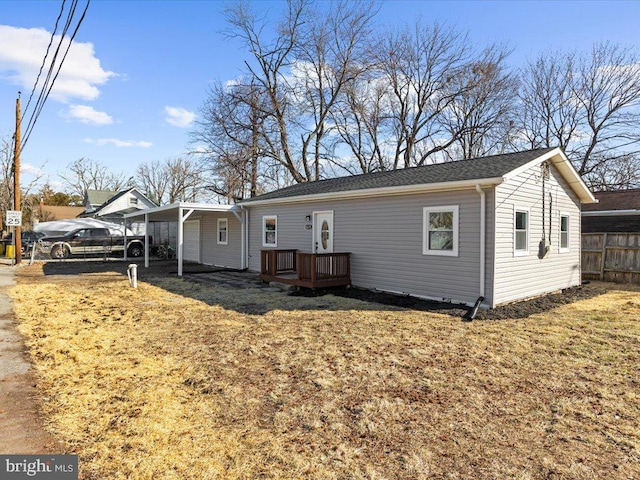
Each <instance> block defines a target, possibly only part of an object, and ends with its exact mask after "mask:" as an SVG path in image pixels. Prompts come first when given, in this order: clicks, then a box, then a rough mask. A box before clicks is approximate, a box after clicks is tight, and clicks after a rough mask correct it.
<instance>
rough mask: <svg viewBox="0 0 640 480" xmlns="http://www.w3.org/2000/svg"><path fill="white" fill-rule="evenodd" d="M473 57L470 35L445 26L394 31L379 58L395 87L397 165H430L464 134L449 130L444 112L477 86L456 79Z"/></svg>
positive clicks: (393, 118)
mask: <svg viewBox="0 0 640 480" xmlns="http://www.w3.org/2000/svg"><path fill="white" fill-rule="evenodd" d="M470 59H471V50H470V47H469V44H468V42H467V39H466V37H465V36H463V35H460V34H458V33H457V32H455V31H454V30H452V29H448V28H444V27H441V26H439V25H434V26H424V25H423V24H422V23H420V22H417V23H416V25H415V26H414V27H413V29H411V30H409V29H407V30H404V31H401V32H395V33H391V34H389V35H387V36H385V38H384V39H383V40H382V41H381V42H380V44H379V46H378V48H377V61H378V64H379V65H380V68H381V69H382V71H383V74H384V78H385V79H386V81H388V83H389V85H390V88H391V96H390V99H391V100H390V115H391V122H392V130H391V133H392V136H393V141H394V145H395V147H394V150H395V151H394V153H393V158H392V166H391V168H393V169H396V168H403V167H410V166H415V165H424V164H425V163H427V162H428V161H429V160H431V161H433V160H434V156H435V155H436V154H438V153H439V152H442V151H444V150H446V149H447V148H449V147H450V146H451V145H452V144H453V143H454V142H455V141H456V139H457V138H458V137H459V136H460V135H461V134H462V133H463V131H464V126H462V127H461V131H459V132H453V134H451V132H448V131H447V129H446V127H445V125H444V123H443V113H444V112H445V111H446V110H447V109H448V108H450V106H451V105H452V103H453V102H455V101H456V99H457V98H459V97H460V95H461V94H463V93H465V92H466V91H467V90H470V89H471V86H467V85H464V84H463V85H461V84H459V83H456V82H454V80H455V79H456V77H457V76H458V75H461V74H462V73H463V72H464V70H465V68H466V66H467V64H468V62H469V61H470Z"/></svg>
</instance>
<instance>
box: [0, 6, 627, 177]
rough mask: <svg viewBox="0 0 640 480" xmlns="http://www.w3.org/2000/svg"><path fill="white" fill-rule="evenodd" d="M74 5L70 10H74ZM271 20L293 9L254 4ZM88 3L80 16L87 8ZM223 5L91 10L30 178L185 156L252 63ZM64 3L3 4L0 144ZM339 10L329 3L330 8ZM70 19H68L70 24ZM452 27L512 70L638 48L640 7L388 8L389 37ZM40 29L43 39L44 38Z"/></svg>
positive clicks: (47, 117)
mask: <svg viewBox="0 0 640 480" xmlns="http://www.w3.org/2000/svg"><path fill="white" fill-rule="evenodd" d="M69 3H70V2H67V9H68V5H69ZM253 3H254V4H255V7H256V8H257V9H259V10H264V11H265V12H266V13H265V15H266V16H267V17H269V16H276V15H277V13H278V11H279V10H280V9H281V8H282V7H283V5H284V3H283V2H280V1H254V2H253ZM84 4H85V3H84V2H83V0H81V2H80V6H81V7H82V8H84ZM225 4H226V3H225V2H222V1H220V2H218V1H151V0H147V1H136V0H130V1H108V0H93V1H92V3H91V4H90V7H89V10H88V12H87V16H86V18H85V21H84V22H83V24H82V26H81V27H80V30H79V32H78V35H77V36H76V42H77V44H74V45H73V46H72V47H71V51H70V54H69V57H68V58H67V61H66V62H65V66H64V67H63V70H62V72H61V75H60V77H59V86H58V88H57V89H56V88H54V91H53V92H52V95H51V96H50V98H49V100H48V101H47V103H46V105H45V106H44V109H43V111H42V114H41V116H40V118H39V119H38V123H37V124H36V126H35V128H34V130H33V133H32V135H31V137H30V138H29V140H28V143H27V145H26V146H25V149H24V151H23V156H22V161H23V165H24V167H23V178H24V181H25V182H28V181H29V179H32V178H33V176H32V173H31V172H37V171H40V173H41V174H42V175H43V180H45V181H49V182H50V183H51V184H52V185H54V186H58V185H59V183H58V182H59V177H58V175H59V174H64V173H65V170H66V167H67V165H68V164H69V163H71V162H72V161H74V160H77V159H78V158H80V157H85V158H90V159H92V160H96V161H99V162H101V163H103V164H105V165H108V166H109V167H110V168H111V169H112V170H113V171H114V172H116V173H119V172H122V173H124V174H126V175H133V174H134V172H135V169H136V167H137V166H138V165H139V164H140V163H143V162H147V161H152V160H164V159H167V158H174V157H177V156H180V155H183V154H184V153H185V152H186V151H188V150H189V148H192V147H193V146H192V145H190V144H189V131H190V130H191V129H192V128H193V123H192V122H193V120H194V119H196V118H197V114H198V109H199V108H200V106H201V105H202V103H203V102H204V100H205V97H206V92H207V88H208V86H209V85H210V84H211V82H213V81H216V80H221V81H227V80H232V79H234V78H236V77H238V76H239V74H240V73H241V70H242V67H243V61H244V60H245V59H249V54H248V52H246V51H244V50H243V48H242V46H241V45H240V44H239V43H237V42H235V41H230V40H228V39H225V37H224V36H223V35H222V33H221V32H222V31H223V30H224V29H225V28H226V25H225V22H224V14H223V12H224V7H225ZM61 5H62V0H56V1H53V0H50V1H29V0H27V1H24V0H22V1H9V0H0V137H2V138H10V137H11V135H12V134H13V131H14V127H15V117H14V112H15V100H16V96H17V92H18V91H19V90H20V91H22V102H23V107H24V106H25V105H26V102H27V100H28V96H29V93H30V92H31V88H32V86H33V82H34V80H35V76H34V75H35V73H34V65H38V66H39V64H40V62H41V61H42V58H43V56H44V48H45V47H46V43H47V42H48V40H49V35H50V33H51V31H52V30H53V27H54V24H55V20H56V17H57V15H58V13H59V10H60V7H61ZM327 5H329V3H327ZM65 15H66V14H65ZM417 19H421V20H422V21H424V22H427V23H433V22H434V21H437V22H440V23H446V24H447V25H450V26H453V27H455V28H456V29H458V30H460V31H461V32H468V34H469V37H470V39H471V40H472V41H473V43H474V45H476V46H478V47H483V46H485V45H488V44H490V43H501V44H505V45H507V46H508V47H510V48H511V49H513V53H512V55H511V57H510V63H511V64H512V65H513V66H514V67H517V66H520V65H522V64H523V63H524V62H525V61H526V60H527V59H533V58H534V57H535V56H537V55H538V54H539V53H540V52H542V51H545V50H557V49H578V50H585V51H586V50H588V49H590V47H591V46H592V45H593V43H594V42H597V41H603V40H605V41H607V40H608V41H611V42H614V43H620V44H623V45H628V46H634V47H638V46H639V44H640V33H639V27H638V25H640V2H635V1H626V2H614V1H606V2H596V1H592V2H578V1H564V2H554V1H543V2H540V1H528V2H524V1H523V2H518V1H514V2H507V1H472V2H467V1H444V2H443V1H386V2H382V3H380V13H379V15H378V22H379V23H380V25H381V27H380V28H385V27H386V26H393V25H403V24H411V23H413V22H414V21H415V20H417ZM38 29H40V30H38Z"/></svg>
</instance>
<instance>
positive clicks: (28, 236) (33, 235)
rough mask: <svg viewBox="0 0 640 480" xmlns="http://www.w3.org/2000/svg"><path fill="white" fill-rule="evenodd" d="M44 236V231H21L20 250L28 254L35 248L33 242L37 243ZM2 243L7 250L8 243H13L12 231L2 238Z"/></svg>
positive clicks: (23, 253)
mask: <svg viewBox="0 0 640 480" xmlns="http://www.w3.org/2000/svg"><path fill="white" fill-rule="evenodd" d="M42 237H44V234H43V233H40V232H32V231H30V230H25V231H23V232H21V233H20V244H21V245H20V251H21V252H22V255H27V254H29V253H31V249H32V248H33V244H34V243H36V242H37V241H38V240H39V239H41V238H42ZM2 243H4V244H5V251H6V246H7V245H13V235H12V234H11V233H10V234H9V235H7V236H6V237H5V238H3V239H2Z"/></svg>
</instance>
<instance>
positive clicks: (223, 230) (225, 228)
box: [218, 218, 229, 245]
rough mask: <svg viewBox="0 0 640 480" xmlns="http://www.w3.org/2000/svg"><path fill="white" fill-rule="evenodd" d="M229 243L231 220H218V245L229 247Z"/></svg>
mask: <svg viewBox="0 0 640 480" xmlns="http://www.w3.org/2000/svg"><path fill="white" fill-rule="evenodd" d="M227 243H229V220H227V219H226V218H219V219H218V245H227Z"/></svg>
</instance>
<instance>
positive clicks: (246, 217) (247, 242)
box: [242, 207, 250, 270]
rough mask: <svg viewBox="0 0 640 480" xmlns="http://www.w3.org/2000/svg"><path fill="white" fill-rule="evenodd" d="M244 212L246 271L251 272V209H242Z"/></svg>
mask: <svg viewBox="0 0 640 480" xmlns="http://www.w3.org/2000/svg"><path fill="white" fill-rule="evenodd" d="M242 210H243V211H244V225H245V234H244V269H245V270H249V233H250V232H249V209H248V208H247V209H245V208H244V207H242Z"/></svg>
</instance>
